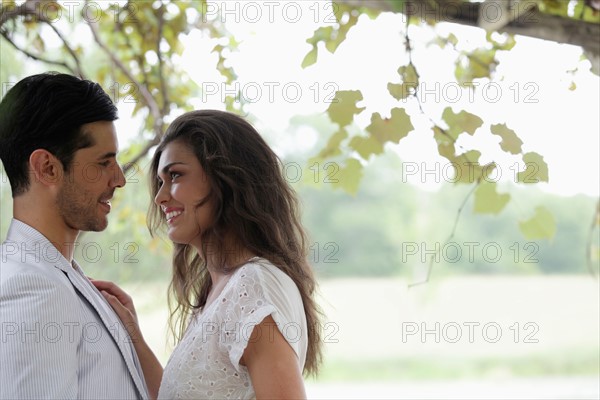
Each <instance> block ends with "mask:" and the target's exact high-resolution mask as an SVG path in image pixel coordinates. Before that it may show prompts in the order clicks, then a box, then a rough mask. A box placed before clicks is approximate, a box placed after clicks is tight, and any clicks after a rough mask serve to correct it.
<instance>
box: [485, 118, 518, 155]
mask: <svg viewBox="0 0 600 400" xmlns="http://www.w3.org/2000/svg"><path fill="white" fill-rule="evenodd" d="M491 131H492V133H493V134H494V135H498V136H500V137H501V138H502V141H501V142H500V148H502V150H504V151H506V152H509V153H511V154H519V153H520V152H521V146H522V145H523V142H522V141H521V139H519V137H518V136H517V134H516V133H515V131H513V130H512V129H509V128H507V127H506V124H496V125H492V126H491Z"/></svg>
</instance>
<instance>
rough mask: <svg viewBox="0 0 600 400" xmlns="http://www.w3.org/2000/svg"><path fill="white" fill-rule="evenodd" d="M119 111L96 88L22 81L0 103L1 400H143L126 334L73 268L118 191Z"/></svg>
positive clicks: (67, 81) (56, 77) (55, 78)
mask: <svg viewBox="0 0 600 400" xmlns="http://www.w3.org/2000/svg"><path fill="white" fill-rule="evenodd" d="M115 119H117V109H116V107H115V105H114V104H113V102H112V101H111V99H110V97H109V96H108V95H107V94H106V93H105V92H104V91H103V90H102V88H101V87H100V86H99V85H98V84H96V83H93V82H90V81H87V80H81V79H79V78H76V77H73V76H70V75H65V74H56V73H47V74H40V75H34V76H30V77H27V78H25V79H23V80H22V81H20V82H19V83H17V84H16V85H15V86H14V87H13V88H11V90H10V91H9V92H8V93H7V94H6V96H5V98H4V99H3V100H2V102H1V103H0V159H1V160H2V163H3V165H4V169H5V171H6V174H7V176H8V178H9V181H10V185H11V189H12V197H13V219H12V221H11V225H10V227H9V230H8V234H7V237H6V241H5V242H4V243H3V244H2V247H1V248H0V323H1V326H0V339H1V343H0V398H2V399H6V398H11V399H14V398H19V399H33V398H51V399H89V398H94V399H109V398H110V399H138V398H147V397H148V393H147V389H146V383H145V380H144V377H143V375H142V373H141V368H140V365H139V361H138V358H137V356H136V354H135V351H134V350H133V346H132V345H131V343H129V342H130V341H129V340H128V337H127V334H126V330H125V328H124V327H123V326H122V324H121V322H120V320H119V319H118V317H117V316H116V314H115V313H114V312H113V310H112V308H111V307H110V305H109V304H108V303H107V302H106V301H105V299H104V298H103V296H102V295H101V294H100V293H99V292H98V290H96V288H95V287H94V286H93V285H92V284H91V283H90V281H89V280H88V279H87V278H86V277H85V274H84V273H83V271H82V270H81V268H80V267H79V265H78V264H77V262H76V261H75V260H73V251H74V246H75V242H76V239H77V236H78V234H79V232H80V231H102V230H104V229H105V228H106V226H107V224H108V221H107V215H108V213H109V212H110V208H111V204H110V199H111V198H112V196H113V193H114V191H115V189H116V188H119V187H123V186H124V185H125V177H124V176H123V171H122V170H121V167H120V166H119V164H118V163H117V160H116V154H117V147H118V143H117V136H116V132H115V127H114V123H113V121H114V120H115Z"/></svg>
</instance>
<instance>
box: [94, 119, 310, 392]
mask: <svg viewBox="0 0 600 400" xmlns="http://www.w3.org/2000/svg"><path fill="white" fill-rule="evenodd" d="M151 190H152V194H153V196H154V204H153V205H151V208H150V210H149V228H150V230H151V232H152V233H156V232H157V230H159V228H162V227H166V231H167V235H168V237H169V238H170V239H171V240H172V241H173V242H174V243H175V250H174V257H173V276H172V280H171V284H170V286H169V291H170V295H171V296H170V302H169V303H170V306H171V307H170V308H171V319H170V322H171V328H172V331H173V333H174V334H175V336H176V338H177V341H178V343H177V347H176V348H175V350H174V351H173V354H172V355H171V358H170V359H169V362H168V363H167V365H166V367H165V369H164V373H163V371H162V368H161V366H160V363H159V362H158V361H157V359H156V357H154V355H153V354H152V352H151V350H150V349H149V347H148V346H147V345H146V344H145V342H144V340H143V337H142V336H141V333H140V332H139V328H138V325H137V319H136V316H135V308H134V307H133V303H132V302H131V298H130V297H129V296H128V295H127V294H125V293H124V292H123V291H122V290H120V289H119V288H118V287H117V286H115V285H114V284H112V283H109V282H103V281H94V282H95V284H96V286H97V287H98V289H100V290H101V291H102V292H103V293H104V295H105V297H106V298H107V300H108V301H109V302H110V304H111V305H112V306H113V307H114V308H115V310H116V311H117V312H118V313H119V316H120V317H121V318H122V319H123V320H124V322H125V323H126V324H127V325H129V326H130V327H131V333H132V335H134V343H135V346H136V351H137V352H138V356H139V358H140V360H141V363H142V367H143V369H144V375H145V378H146V381H147V384H148V387H149V390H150V393H151V395H152V396H155V395H156V394H157V393H158V398H165V399H166V398H168V399H171V398H190V399H191V398H194V399H197V398H253V397H256V398H305V397H306V394H305V391H304V383H303V380H302V373H303V372H304V373H306V374H311V373H315V372H316V371H317V368H318V365H319V362H320V359H321V349H320V336H319V330H318V327H319V315H320V314H319V311H318V308H317V305H316V303H315V301H314V298H313V294H314V291H315V279H314V277H313V274H312V271H311V268H310V266H309V265H308V263H307V261H306V239H305V234H304V231H303V228H302V226H301V223H300V218H299V215H298V203H297V200H296V197H295V193H294V192H293V190H292V189H291V188H290V187H289V186H288V184H287V182H286V181H285V179H284V178H283V176H282V173H281V168H280V163H279V159H278V158H277V156H276V155H275V153H273V151H272V150H271V149H270V148H269V146H268V145H267V144H266V143H265V141H264V140H263V139H262V137H261V136H260V135H259V134H258V133H257V132H256V130H255V129H254V128H253V127H252V126H251V125H250V124H249V123H247V122H246V121H245V120H243V119H242V118H240V117H238V116H235V115H234V114H230V113H227V112H222V111H212V110H206V111H193V112H189V113H186V114H184V115H182V116H180V117H179V118H177V119H176V120H175V121H173V123H172V124H171V125H170V127H169V128H168V130H167V132H166V133H165V136H164V137H163V139H162V141H161V142H160V144H159V145H158V148H157V150H156V152H155V154H154V157H153V159H152V164H151ZM159 384H160V388H159Z"/></svg>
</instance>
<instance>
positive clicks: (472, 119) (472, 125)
mask: <svg viewBox="0 0 600 400" xmlns="http://www.w3.org/2000/svg"><path fill="white" fill-rule="evenodd" d="M442 119H443V120H444V121H445V122H446V124H448V131H447V133H448V134H449V135H450V136H451V137H452V139H454V140H456V139H457V138H458V135H459V134H460V133H461V132H466V133H468V134H470V135H473V134H474V133H475V131H476V130H477V128H479V127H480V126H481V125H482V124H483V120H482V119H481V118H479V117H478V116H477V115H475V114H471V113H470V112H467V111H464V110H463V111H461V112H459V113H458V114H455V113H454V111H453V110H452V107H446V109H445V110H444V112H443V114H442Z"/></svg>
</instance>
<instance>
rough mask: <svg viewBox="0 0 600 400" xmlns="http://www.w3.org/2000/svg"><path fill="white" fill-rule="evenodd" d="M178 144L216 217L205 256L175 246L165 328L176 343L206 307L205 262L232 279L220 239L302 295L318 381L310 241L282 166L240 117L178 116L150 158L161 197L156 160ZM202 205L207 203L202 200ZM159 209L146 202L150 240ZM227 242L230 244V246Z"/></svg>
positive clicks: (154, 188) (205, 237) (311, 367)
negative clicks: (205, 185)
mask: <svg viewBox="0 0 600 400" xmlns="http://www.w3.org/2000/svg"><path fill="white" fill-rule="evenodd" d="M175 141H177V142H178V143H183V144H185V145H187V146H189V148H190V149H191V150H192V151H193V152H194V154H195V155H196V157H197V158H198V160H199V161H200V165H201V166H202V168H203V170H204V173H205V174H206V176H207V178H208V180H209V183H210V187H211V193H210V194H209V199H208V200H209V201H211V202H212V204H213V207H214V210H215V219H214V225H213V226H212V227H211V228H210V229H207V230H205V231H203V232H201V236H202V240H201V242H202V246H203V247H202V252H201V253H200V254H198V252H197V251H195V249H194V248H193V247H192V246H191V245H186V244H177V243H176V244H175V250H174V254H173V275H172V279H171V283H170V285H169V308H170V310H171V316H170V326H171V330H172V332H173V334H174V336H175V338H176V340H181V338H182V336H183V333H184V332H185V329H186V328H187V325H188V323H189V318H190V316H191V315H192V313H193V312H194V310H197V309H199V308H201V307H203V306H204V305H205V304H206V299H207V297H208V292H209V290H210V288H211V280H210V275H209V273H208V269H207V267H206V260H207V257H208V255H209V253H210V257H211V260H213V259H215V258H216V260H218V263H217V267H218V268H220V270H221V271H222V272H224V273H231V272H233V271H234V270H235V269H236V268H237V267H239V266H229V265H227V263H226V261H227V259H226V258H227V255H228V254H229V253H230V252H231V250H232V249H227V248H226V245H225V240H224V239H225V237H230V238H231V237H232V238H234V241H235V246H236V249H244V248H246V249H248V250H250V251H251V252H253V253H254V254H256V255H257V256H259V257H263V258H265V259H267V260H269V261H270V262H271V263H272V264H273V265H275V266H276V267H278V268H279V269H280V270H282V271H283V272H285V273H286V274H287V275H288V276H289V277H290V278H291V279H292V280H293V281H294V283H295V284H296V286H297V287H298V289H299V291H300V294H301V296H302V302H303V304H304V312H305V314H306V321H307V327H308V332H307V333H308V351H307V356H306V363H305V367H304V373H305V374H315V373H316V372H317V370H318V366H319V364H320V362H321V340H320V339H321V337H320V316H321V312H320V310H319V307H318V306H317V304H316V302H315V299H314V295H315V290H316V281H315V277H314V275H313V272H312V268H311V267H310V265H309V264H308V262H307V237H306V234H305V232H304V229H303V227H302V224H301V222H300V214H299V202H298V199H297V197H296V194H295V192H294V190H293V189H292V188H291V187H290V186H289V184H288V183H287V181H286V180H285V179H284V177H283V174H282V168H281V160H280V159H279V158H278V157H277V155H276V154H275V153H274V152H273V150H271V148H270V147H269V146H268V145H267V143H266V142H265V141H264V140H263V138H262V137H261V136H260V134H259V133H258V132H257V131H256V130H255V129H254V128H253V127H252V125H250V124H249V123H248V122H246V121H245V120H244V119H243V118H240V117H238V116H236V115H235V114H231V113H228V112H224V111H216V110H201V111H192V112H188V113H185V114H183V115H182V116H180V117H178V118H177V119H175V120H174V121H173V123H171V125H170V126H169V128H168V129H167V131H166V133H165V135H164V137H163V138H162V140H161V142H160V143H159V145H158V148H157V149H156V152H155V153H154V156H153V158H152V163H151V169H150V178H151V179H150V182H151V194H152V198H154V197H155V196H156V194H157V192H158V190H159V181H158V177H157V172H158V163H159V160H160V156H161V154H162V152H163V151H164V149H165V147H166V146H167V144H169V143H171V142H175ZM203 203H204V201H203ZM165 222H166V221H165V217H164V214H163V212H162V211H161V209H160V207H159V206H157V205H156V204H155V203H154V202H151V205H150V209H149V210H148V227H149V229H150V232H151V233H152V234H153V235H154V234H155V233H157V231H158V230H160V229H161V228H164V226H165ZM228 243H229V242H228Z"/></svg>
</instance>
